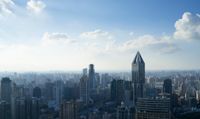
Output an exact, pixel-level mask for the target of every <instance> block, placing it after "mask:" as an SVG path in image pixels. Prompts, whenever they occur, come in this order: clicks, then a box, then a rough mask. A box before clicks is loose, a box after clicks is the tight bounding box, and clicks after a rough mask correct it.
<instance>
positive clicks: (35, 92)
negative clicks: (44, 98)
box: [33, 87, 41, 98]
mask: <svg viewBox="0 0 200 119" xmlns="http://www.w3.org/2000/svg"><path fill="white" fill-rule="evenodd" d="M33 97H36V98H41V89H40V87H35V88H34V89H33Z"/></svg>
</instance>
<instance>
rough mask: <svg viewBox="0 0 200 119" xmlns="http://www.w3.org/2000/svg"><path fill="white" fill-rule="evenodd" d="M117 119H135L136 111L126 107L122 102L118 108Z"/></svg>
mask: <svg viewBox="0 0 200 119" xmlns="http://www.w3.org/2000/svg"><path fill="white" fill-rule="evenodd" d="M117 119H134V109H133V108H129V107H127V106H125V104H124V103H123V102H122V103H121V106H119V107H118V108H117Z"/></svg>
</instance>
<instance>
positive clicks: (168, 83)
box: [163, 79, 172, 95]
mask: <svg viewBox="0 0 200 119" xmlns="http://www.w3.org/2000/svg"><path fill="white" fill-rule="evenodd" d="M163 93H167V94H170V95H171V94H172V80H171V79H165V80H164V83H163Z"/></svg>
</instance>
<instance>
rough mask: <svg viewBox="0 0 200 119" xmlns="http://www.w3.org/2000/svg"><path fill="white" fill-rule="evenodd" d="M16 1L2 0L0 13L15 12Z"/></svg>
mask: <svg viewBox="0 0 200 119" xmlns="http://www.w3.org/2000/svg"><path fill="white" fill-rule="evenodd" d="M14 6H15V3H14V2H13V1H12V0H0V15H3V16H4V15H10V14H13V8H14Z"/></svg>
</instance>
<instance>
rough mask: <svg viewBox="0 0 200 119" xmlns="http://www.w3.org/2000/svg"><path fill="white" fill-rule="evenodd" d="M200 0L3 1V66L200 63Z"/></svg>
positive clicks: (162, 67) (0, 4)
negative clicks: (136, 59)
mask: <svg viewBox="0 0 200 119" xmlns="http://www.w3.org/2000/svg"><path fill="white" fill-rule="evenodd" d="M199 4H200V1H196V0H190V1H186V0H162V1H161V0H151V1H150V0H124V1H122V0H117V1H116V0H98V1H97V0H84V1H83V0H76V1H75V0H59V1H58V0H0V49H1V50H0V56H1V60H0V70H1V71H46V70H67V71H70V70H81V69H82V68H84V67H87V66H88V64H90V63H94V64H95V66H96V69H97V70H99V71H100V70H117V71H120V70H130V64H131V62H132V60H133V58H134V56H135V54H136V52H137V51H138V50H139V51H140V52H141V54H142V56H143V58H144V60H145V62H146V69H147V70H169V69H200V63H199V59H200V52H199V51H200V15H199V14H200V8H199Z"/></svg>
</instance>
